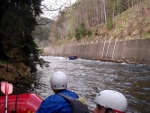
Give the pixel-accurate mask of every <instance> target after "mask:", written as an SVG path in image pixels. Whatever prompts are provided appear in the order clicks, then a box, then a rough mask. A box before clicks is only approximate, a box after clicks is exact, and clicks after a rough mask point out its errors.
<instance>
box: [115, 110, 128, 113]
mask: <svg viewBox="0 0 150 113" xmlns="http://www.w3.org/2000/svg"><path fill="white" fill-rule="evenodd" d="M113 111H114V113H125V112H122V111H118V110H113Z"/></svg>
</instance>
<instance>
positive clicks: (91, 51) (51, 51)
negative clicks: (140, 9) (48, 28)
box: [44, 39, 150, 64]
mask: <svg viewBox="0 0 150 113" xmlns="http://www.w3.org/2000/svg"><path fill="white" fill-rule="evenodd" d="M149 44H150V39H139V40H127V41H117V40H116V41H113V42H104V43H93V44H81V45H73V46H71V45H70V46H69V45H68V46H57V47H56V46H55V47H47V48H45V49H44V55H53V56H69V55H72V54H73V55H77V56H78V57H79V58H86V59H97V60H103V61H117V62H128V63H144V64H150V45H149Z"/></svg>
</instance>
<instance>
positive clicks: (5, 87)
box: [1, 82, 13, 113]
mask: <svg viewBox="0 0 150 113" xmlns="http://www.w3.org/2000/svg"><path fill="white" fill-rule="evenodd" d="M1 91H2V92H3V93H4V94H5V113H7V110H8V108H7V107H8V95H9V94H11V93H12V91H13V85H12V84H10V83H8V82H1Z"/></svg>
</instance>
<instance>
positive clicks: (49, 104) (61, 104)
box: [36, 90, 78, 113]
mask: <svg viewBox="0 0 150 113" xmlns="http://www.w3.org/2000/svg"><path fill="white" fill-rule="evenodd" d="M58 93H62V94H64V95H66V96H69V97H71V98H78V95H77V94H76V93H74V92H71V91H69V90H62V91H60V92H58ZM36 113H72V108H71V104H70V102H69V101H68V100H66V99H65V98H63V97H62V96H60V95H59V94H57V93H56V94H54V95H51V96H49V97H47V98H46V99H45V100H43V102H42V103H41V105H40V107H39V109H38V110H37V112H36Z"/></svg>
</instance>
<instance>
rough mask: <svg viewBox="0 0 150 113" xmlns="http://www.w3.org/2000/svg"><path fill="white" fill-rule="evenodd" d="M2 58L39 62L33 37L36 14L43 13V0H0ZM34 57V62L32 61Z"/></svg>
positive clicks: (0, 50) (0, 49)
mask: <svg viewBox="0 0 150 113" xmlns="http://www.w3.org/2000/svg"><path fill="white" fill-rule="evenodd" d="M0 4H1V6H0V52H1V53H2V54H1V56H0V59H2V60H4V59H5V58H8V59H10V60H12V61H21V62H24V63H25V64H26V65H28V66H31V65H30V63H33V62H39V58H38V49H37V46H36V44H35V43H34V39H33V37H32V31H33V30H34V28H35V26H36V25H37V23H36V16H38V15H39V14H40V13H42V11H41V9H40V6H41V0H0ZM31 57H32V62H31Z"/></svg>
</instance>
